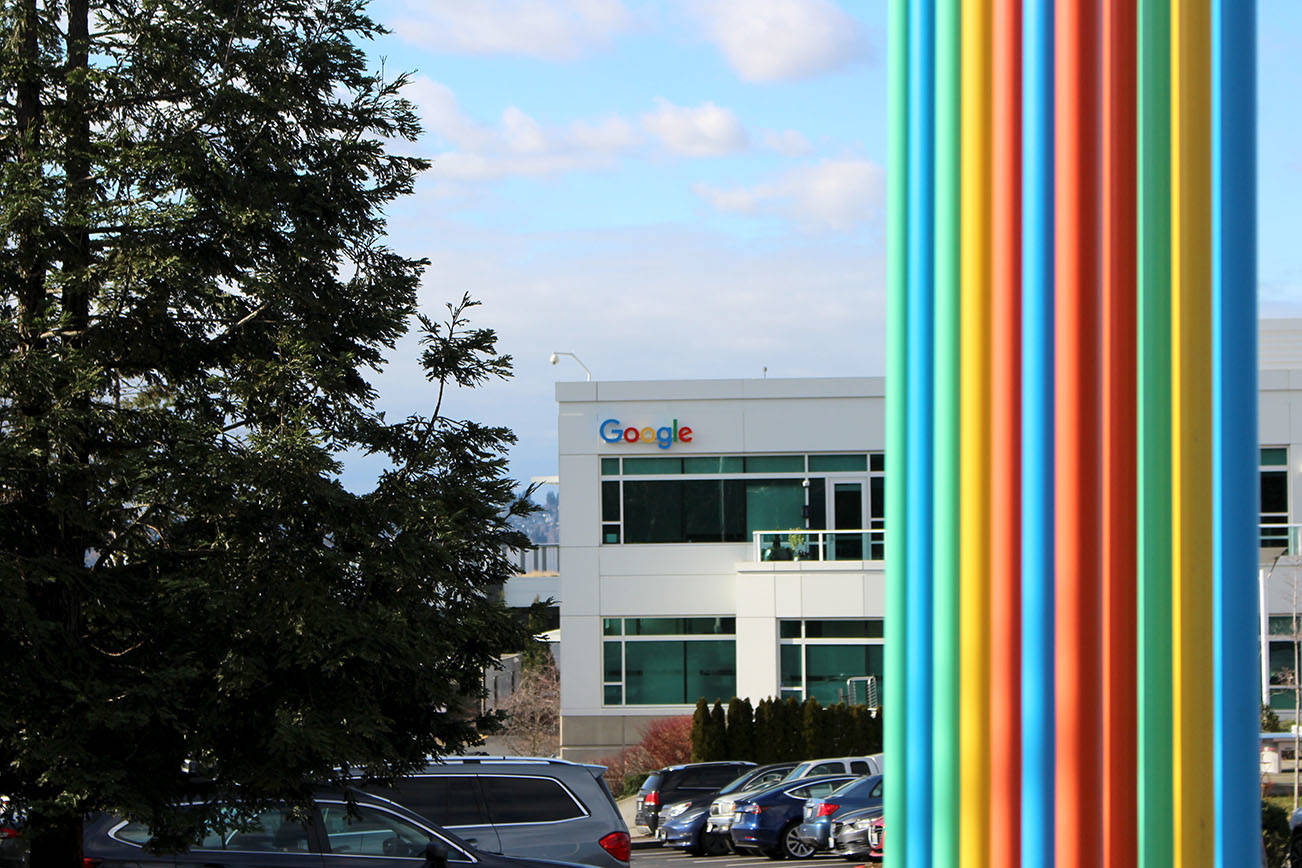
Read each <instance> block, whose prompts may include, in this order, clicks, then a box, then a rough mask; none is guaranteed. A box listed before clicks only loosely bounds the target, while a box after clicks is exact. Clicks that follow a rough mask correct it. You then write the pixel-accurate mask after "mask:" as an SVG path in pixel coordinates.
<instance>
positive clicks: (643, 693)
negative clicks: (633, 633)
mask: <svg viewBox="0 0 1302 868" xmlns="http://www.w3.org/2000/svg"><path fill="white" fill-rule="evenodd" d="M684 644H685V643H683V642H630V643H628V647H627V654H626V656H625V663H624V696H625V700H626V702H627V704H628V705H680V704H683V703H684V702H685V700H684V699H683V697H684V696H685V695H686V690H685V685H684V683H683V680H684V675H685V674H684V672H683V645H684ZM692 701H693V702H695V701H696V698H695V697H693V698H692Z"/></svg>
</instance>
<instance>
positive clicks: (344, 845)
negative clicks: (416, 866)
mask: <svg viewBox="0 0 1302 868" xmlns="http://www.w3.org/2000/svg"><path fill="white" fill-rule="evenodd" d="M321 820H322V822H323V823H324V825H325V833H326V840H327V841H329V843H330V852H331V853H346V854H348V855H350V856H396V857H405V858H415V857H418V856H421V855H423V854H424V852H425V847H426V845H427V844H429V840H430V838H429V833H428V832H426V831H425V830H424V829H422V828H420V827H419V826H416V825H413V824H412V823H410V822H409V821H407V820H404V819H402V818H401V817H397V816H395V815H393V814H390V813H389V812H388V811H381V810H378V809H376V808H371V807H368V806H366V805H357V806H356V808H355V810H354V811H353V812H349V811H348V809H347V807H346V806H345V805H322V806H321Z"/></svg>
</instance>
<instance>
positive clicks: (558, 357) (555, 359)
mask: <svg viewBox="0 0 1302 868" xmlns="http://www.w3.org/2000/svg"><path fill="white" fill-rule="evenodd" d="M561 356H569V357H570V358H571V359H574V361H576V362H578V363H579V367H580V368H583V373H585V374H587V375H588V382H592V371H589V370H588V366H587V365H585V364H583V362H582V361H581V360H580V359H579V357H578V356H576V355H574V353H552V356H551V363H552V364H553V365H554V364H556V363H557V362H559V361H560V360H561Z"/></svg>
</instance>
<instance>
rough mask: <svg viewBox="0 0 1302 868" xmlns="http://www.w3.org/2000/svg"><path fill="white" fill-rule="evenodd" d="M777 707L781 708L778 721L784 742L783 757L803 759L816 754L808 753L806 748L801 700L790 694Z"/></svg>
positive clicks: (786, 758) (782, 741) (780, 734)
mask: <svg viewBox="0 0 1302 868" xmlns="http://www.w3.org/2000/svg"><path fill="white" fill-rule="evenodd" d="M777 707H778V708H779V709H781V711H780V713H779V716H778V720H777V722H778V726H779V730H778V735H779V737H780V738H781V744H782V759H784V760H803V759H808V758H809V757H810V756H814V754H810V753H807V752H806V750H805V734H804V730H803V728H802V726H801V723H802V720H803V715H802V713H801V708H800V700H798V699H796V698H795V697H794V696H788V697H787V698H786V699H784V700H782V702H780V703H779V704H778V706H777Z"/></svg>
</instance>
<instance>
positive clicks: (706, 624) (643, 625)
mask: <svg viewBox="0 0 1302 868" xmlns="http://www.w3.org/2000/svg"><path fill="white" fill-rule="evenodd" d="M625 627H626V629H627V630H628V635H630V636H682V635H689V636H717V635H725V636H731V635H732V634H733V633H735V632H737V619H736V618H626V619H625Z"/></svg>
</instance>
